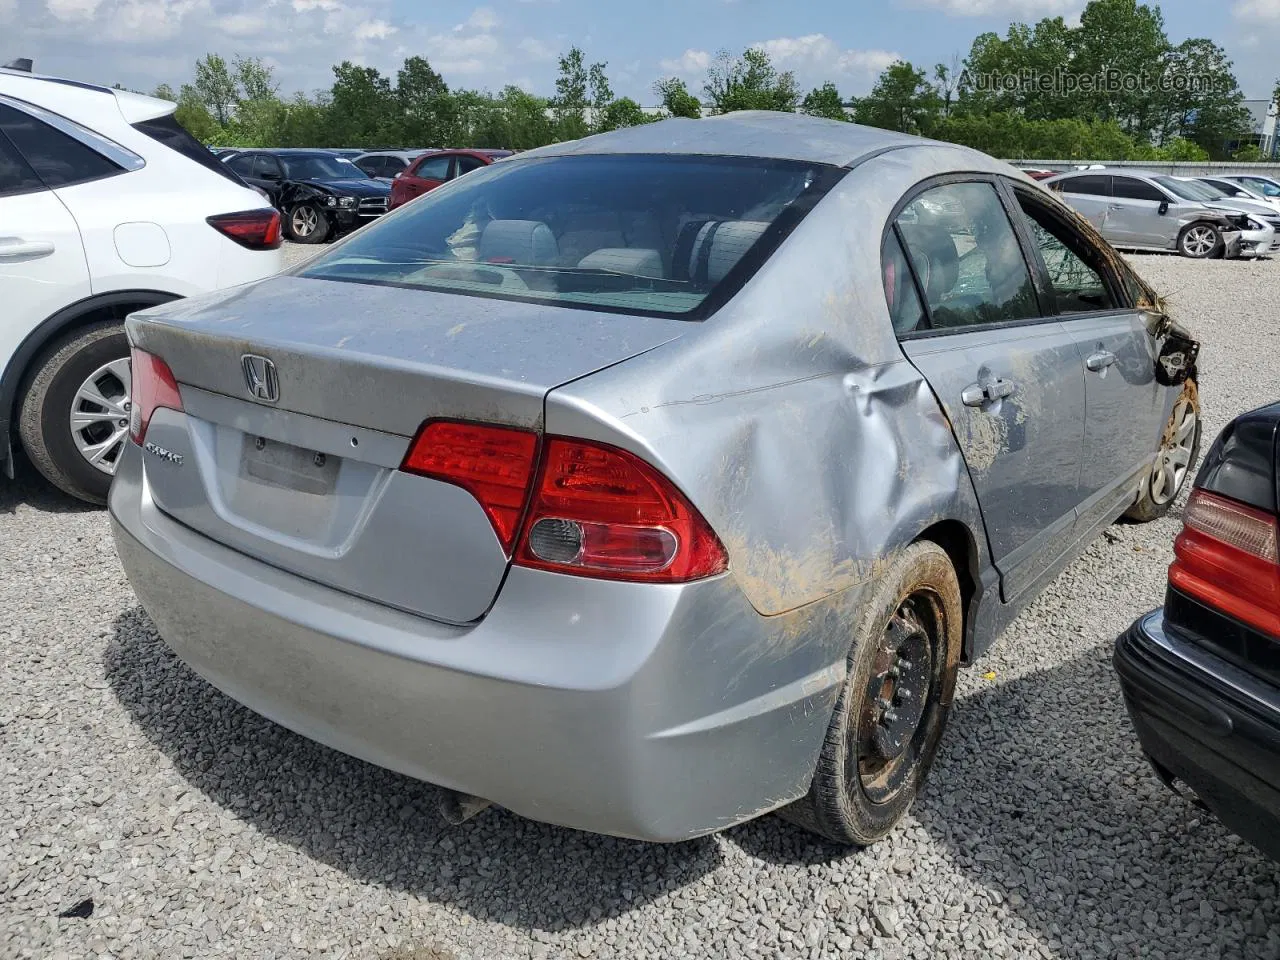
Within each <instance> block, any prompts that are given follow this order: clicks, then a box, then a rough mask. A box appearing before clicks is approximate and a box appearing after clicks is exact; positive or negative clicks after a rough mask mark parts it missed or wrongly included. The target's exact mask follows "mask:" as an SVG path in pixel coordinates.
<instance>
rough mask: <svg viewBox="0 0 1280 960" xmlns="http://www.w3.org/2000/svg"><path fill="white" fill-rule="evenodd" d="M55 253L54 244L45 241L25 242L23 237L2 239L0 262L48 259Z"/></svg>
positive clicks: (0, 239)
mask: <svg viewBox="0 0 1280 960" xmlns="http://www.w3.org/2000/svg"><path fill="white" fill-rule="evenodd" d="M51 253H53V244H52V243H49V242H47V241H45V240H23V239H22V238H21V237H0V260H17V259H18V258H22V259H24V260H25V259H28V258H32V257H47V256H49V254H51Z"/></svg>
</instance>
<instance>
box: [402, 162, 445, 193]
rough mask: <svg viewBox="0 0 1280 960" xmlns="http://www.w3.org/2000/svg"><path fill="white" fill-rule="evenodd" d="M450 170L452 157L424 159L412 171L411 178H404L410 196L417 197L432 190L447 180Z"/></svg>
mask: <svg viewBox="0 0 1280 960" xmlns="http://www.w3.org/2000/svg"><path fill="white" fill-rule="evenodd" d="M452 169H453V157H452V156H450V155H448V154H446V155H444V156H431V157H424V158H423V159H422V161H421V162H420V163H419V164H418V167H417V169H416V170H414V172H413V176H412V177H409V178H406V179H407V180H408V188H409V192H410V194H411V196H414V197H418V196H421V195H422V194H424V193H427V192H428V191H430V190H434V189H435V188H436V187H438V186H440V184H442V183H444V182H445V181H446V180H448V179H449V174H450V172H451V171H452Z"/></svg>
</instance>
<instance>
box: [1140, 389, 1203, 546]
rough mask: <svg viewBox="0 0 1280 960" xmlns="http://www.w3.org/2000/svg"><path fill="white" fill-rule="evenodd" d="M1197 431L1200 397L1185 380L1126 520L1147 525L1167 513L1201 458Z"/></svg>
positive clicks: (1196, 390) (1198, 428)
mask: <svg viewBox="0 0 1280 960" xmlns="http://www.w3.org/2000/svg"><path fill="white" fill-rule="evenodd" d="M1200 429H1201V424H1200V393H1199V390H1198V389H1197V387H1196V383H1195V381H1194V380H1188V381H1187V382H1186V383H1185V384H1183V387H1182V393H1181V394H1180V395H1179V397H1178V402H1177V403H1175V404H1174V405H1173V413H1171V414H1170V415H1169V422H1168V423H1166V424H1165V428H1164V433H1163V434H1162V435H1161V437H1160V449H1158V450H1157V451H1156V453H1155V456H1154V457H1152V459H1151V465H1150V467H1149V468H1148V469H1147V472H1146V473H1145V474H1143V477H1142V486H1141V487H1140V488H1139V490H1138V499H1137V501H1136V502H1135V503H1134V504H1133V506H1131V507H1130V508H1129V509H1128V510H1126V511H1125V514H1124V515H1125V517H1126V518H1128V519H1129V520H1135V521H1137V522H1138V523H1148V522H1149V521H1151V520H1158V519H1160V518H1161V517H1163V516H1164V515H1165V514H1166V513H1168V512H1169V508H1170V507H1172V506H1173V501H1174V500H1176V499H1177V498H1178V494H1179V493H1180V492H1181V491H1182V488H1183V486H1184V485H1185V484H1186V482H1187V477H1189V476H1190V475H1191V471H1192V469H1193V468H1194V467H1195V465H1196V459H1197V458H1198V457H1199V455H1200Z"/></svg>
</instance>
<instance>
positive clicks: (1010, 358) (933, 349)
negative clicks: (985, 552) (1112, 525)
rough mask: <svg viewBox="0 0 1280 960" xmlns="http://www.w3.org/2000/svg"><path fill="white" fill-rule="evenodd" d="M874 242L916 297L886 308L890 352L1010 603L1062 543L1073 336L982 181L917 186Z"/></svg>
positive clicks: (1071, 447)
mask: <svg viewBox="0 0 1280 960" xmlns="http://www.w3.org/2000/svg"><path fill="white" fill-rule="evenodd" d="M940 211H941V213H940ZM886 245H887V247H886V255H885V263H886V279H887V278H888V276H889V271H888V269H887V268H888V265H889V264H890V263H893V262H895V260H900V258H901V256H902V255H901V253H900V251H899V248H901V249H904V250H905V251H906V253H907V255H908V257H909V262H910V267H911V270H910V274H911V277H912V280H913V282H914V284H915V288H916V289H915V298H916V299H918V300H920V301H921V302H922V303H923V305H924V306H923V309H921V310H919V314H918V316H916V317H912V316H910V315H901V310H898V313H897V314H895V318H894V325H895V328H896V329H897V330H898V333H899V337H900V339H901V341H902V349H903V351H904V352H905V353H906V355H907V357H908V358H909V359H910V360H911V362H912V363H913V364H914V365H915V366H916V368H917V369H918V370H920V372H921V374H923V375H924V377H925V378H926V379H927V380H928V381H929V384H930V386H931V387H932V388H933V391H934V393H935V394H936V395H937V397H938V399H939V400H940V401H941V403H942V405H943V409H944V410H945V411H946V413H947V416H948V417H949V419H950V421H951V424H952V429H953V430H954V432H955V435H956V439H957V441H958V442H959V444H960V448H961V450H962V451H963V453H964V457H965V462H966V463H967V465H968V468H969V475H970V477H971V478H972V480H973V485H974V488H975V490H976V491H977V494H978V500H979V504H980V506H981V509H982V515H983V519H984V521H985V523H986V527H987V535H988V539H989V541H990V545H991V551H992V556H993V558H994V560H995V564H996V567H997V568H998V569H999V570H1000V572H1001V575H1002V578H1003V590H1004V594H1005V598H1006V600H1012V599H1013V598H1015V597H1017V596H1018V595H1019V594H1021V593H1022V592H1024V591H1025V590H1026V589H1027V588H1028V587H1029V586H1031V585H1032V584H1033V583H1034V582H1035V581H1036V580H1037V579H1038V578H1039V577H1040V575H1041V574H1042V573H1043V572H1044V571H1045V570H1046V569H1047V568H1048V567H1049V566H1051V565H1052V564H1053V562H1054V561H1055V560H1057V559H1058V558H1059V557H1060V556H1061V555H1062V554H1063V553H1064V552H1065V551H1066V550H1067V549H1068V547H1069V546H1070V545H1071V543H1072V542H1073V539H1072V534H1073V530H1074V526H1075V507H1076V503H1077V500H1078V495H1079V483H1080V467H1081V456H1082V447H1083V440H1084V382H1083V374H1082V373H1081V369H1080V362H1079V358H1078V356H1077V353H1076V347H1075V344H1074V342H1073V340H1072V337H1071V335H1070V334H1069V333H1068V332H1067V331H1066V330H1065V329H1064V328H1063V325H1062V324H1061V322H1059V320H1058V319H1057V318H1056V317H1055V316H1053V315H1052V311H1048V313H1049V315H1048V316H1046V315H1045V314H1046V311H1045V310H1044V309H1043V308H1042V307H1041V305H1040V300H1039V295H1038V292H1037V290H1036V288H1035V285H1034V283H1033V275H1032V273H1031V271H1030V269H1029V268H1028V265H1027V260H1026V252H1025V251H1024V249H1023V247H1022V245H1021V243H1020V241H1019V239H1018V236H1017V234H1016V232H1015V230H1014V227H1013V224H1012V222H1011V221H1010V219H1009V213H1008V210H1007V209H1006V206H1005V201H1004V199H1003V198H1002V197H1001V195H1000V193H999V192H998V190H997V188H996V184H995V182H994V181H993V180H989V179H985V178H982V179H973V180H959V181H954V180H953V181H947V182H941V183H937V184H936V185H930V186H927V187H926V188H925V189H924V190H922V191H921V192H919V193H918V194H917V195H915V196H914V197H912V198H911V199H910V201H909V202H908V203H907V204H906V206H905V207H904V208H903V210H902V213H901V215H900V216H899V217H898V218H897V221H896V223H895V226H894V229H893V231H892V232H891V233H890V234H889V236H888V237H887V239H886ZM902 262H904V263H905V261H902ZM893 274H894V275H895V276H898V275H900V274H901V271H900V270H894V271H893ZM897 299H899V300H900V298H897ZM890 303H891V304H892V303H895V298H894V297H892V296H891V298H890ZM904 309H906V310H907V311H908V314H910V312H911V311H912V310H913V309H914V308H913V307H912V306H911V305H910V303H908V304H907V306H906V307H905V308H904Z"/></svg>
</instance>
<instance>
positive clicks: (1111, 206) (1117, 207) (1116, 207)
mask: <svg viewBox="0 0 1280 960" xmlns="http://www.w3.org/2000/svg"><path fill="white" fill-rule="evenodd" d="M1107 209H1108V210H1123V209H1124V204H1122V203H1111V204H1108V205H1107Z"/></svg>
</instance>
